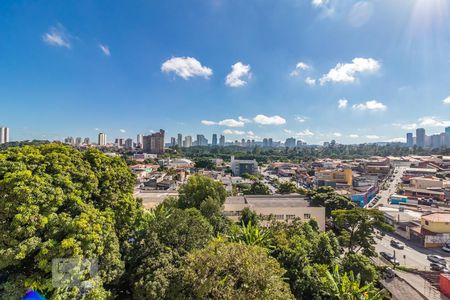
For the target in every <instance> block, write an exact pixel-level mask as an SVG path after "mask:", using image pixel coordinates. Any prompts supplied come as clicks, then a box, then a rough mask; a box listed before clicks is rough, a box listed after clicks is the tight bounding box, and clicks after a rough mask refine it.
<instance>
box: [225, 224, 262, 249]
mask: <svg viewBox="0 0 450 300" xmlns="http://www.w3.org/2000/svg"><path fill="white" fill-rule="evenodd" d="M229 238H230V241H233V242H237V243H244V244H247V245H250V246H261V247H264V248H271V246H270V237H269V232H268V230H266V229H263V228H259V227H258V226H257V225H253V224H252V222H251V221H250V222H248V223H247V225H245V224H244V223H242V224H241V226H236V225H235V226H234V227H232V228H231V235H230V236H229Z"/></svg>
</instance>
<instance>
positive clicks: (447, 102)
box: [442, 96, 450, 104]
mask: <svg viewBox="0 0 450 300" xmlns="http://www.w3.org/2000/svg"><path fill="white" fill-rule="evenodd" d="M442 103H444V104H450V96H448V97H447V98H445V99H444V100H442Z"/></svg>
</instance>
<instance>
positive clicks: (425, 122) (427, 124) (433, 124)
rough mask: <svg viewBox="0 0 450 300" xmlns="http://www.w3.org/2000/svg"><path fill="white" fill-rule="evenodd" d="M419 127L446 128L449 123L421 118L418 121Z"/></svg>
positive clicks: (437, 119)
mask: <svg viewBox="0 0 450 300" xmlns="http://www.w3.org/2000/svg"><path fill="white" fill-rule="evenodd" d="M419 125H420V126H421V127H447V126H450V121H444V120H440V119H439V118H436V117H423V118H420V119H419Z"/></svg>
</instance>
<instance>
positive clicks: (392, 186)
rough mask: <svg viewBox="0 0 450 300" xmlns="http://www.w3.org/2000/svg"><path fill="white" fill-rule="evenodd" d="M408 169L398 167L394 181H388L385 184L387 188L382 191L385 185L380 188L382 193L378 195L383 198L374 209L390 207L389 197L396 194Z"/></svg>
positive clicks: (394, 173)
mask: <svg viewBox="0 0 450 300" xmlns="http://www.w3.org/2000/svg"><path fill="white" fill-rule="evenodd" d="M405 170H406V167H396V168H395V169H394V172H393V177H392V181H390V179H387V180H386V183H385V184H384V185H385V186H386V187H387V188H386V189H384V190H383V189H381V188H382V187H383V185H381V186H380V191H379V192H378V195H379V196H381V198H380V199H379V200H378V202H377V203H376V204H375V205H374V206H373V208H376V207H377V206H380V205H383V206H388V205H389V204H388V203H389V197H390V196H391V195H392V194H395V193H396V191H397V185H398V184H399V183H400V182H401V179H402V176H403V173H404V172H405Z"/></svg>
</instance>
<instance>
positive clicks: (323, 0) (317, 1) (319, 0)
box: [311, 0, 328, 7]
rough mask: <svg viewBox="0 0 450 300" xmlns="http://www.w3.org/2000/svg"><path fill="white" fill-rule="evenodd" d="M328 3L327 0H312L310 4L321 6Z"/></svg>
mask: <svg viewBox="0 0 450 300" xmlns="http://www.w3.org/2000/svg"><path fill="white" fill-rule="evenodd" d="M327 3H328V0H312V1H311V4H312V6H314V7H321V6H324V5H326V4H327Z"/></svg>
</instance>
